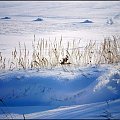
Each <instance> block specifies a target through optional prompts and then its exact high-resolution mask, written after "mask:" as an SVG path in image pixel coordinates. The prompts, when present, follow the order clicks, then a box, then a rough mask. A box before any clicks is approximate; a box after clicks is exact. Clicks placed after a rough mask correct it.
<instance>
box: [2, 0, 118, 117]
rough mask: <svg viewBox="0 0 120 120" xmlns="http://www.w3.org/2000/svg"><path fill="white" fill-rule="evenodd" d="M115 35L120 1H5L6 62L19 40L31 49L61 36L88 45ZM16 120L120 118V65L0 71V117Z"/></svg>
mask: <svg viewBox="0 0 120 120" xmlns="http://www.w3.org/2000/svg"><path fill="white" fill-rule="evenodd" d="M38 18H39V19H38ZM34 35H35V36H34ZM112 35H113V36H119V35H120V2H119V1H109V2H105V1H92V2H87V1H85V2H83V1H81V2H72V1H70V2H67V1H66V2H65V1H63V2H47V1H46V2H37V1H36V2H35V1H31V2H25V1H24V2H18V1H14V2H12V1H11V2H8V1H6V2H2V1H1V2H0V53H2V55H3V57H6V59H9V58H10V57H11V52H12V50H13V49H14V48H15V47H18V48H19V44H18V43H19V42H20V43H21V44H24V43H26V47H27V50H29V51H31V49H32V41H33V40H34V39H36V41H38V40H40V39H41V38H44V39H45V40H48V41H52V42H54V41H55V39H56V41H60V39H61V36H62V40H63V42H65V43H66V42H67V41H69V42H70V43H72V41H73V40H75V41H78V40H80V46H79V47H85V46H86V44H87V43H89V41H90V40H91V41H92V42H95V41H96V43H97V44H98V45H99V44H100V43H101V42H102V41H103V40H104V38H105V37H111V36H112ZM118 40H120V39H118ZM118 42H120V41H118ZM119 48H120V46H119V45H118V48H117V49H118V51H120V49H119ZM115 50H116V49H114V50H113V51H115ZM45 54H46V53H45ZM117 54H118V55H119V53H117ZM114 58H115V57H114ZM117 58H119V56H118V57H117ZM0 60H1V56H0ZM0 62H1V61H0ZM13 118H14V119H16V118H20V119H21V118H22V119H24V118H25V119H26V118H28V119H45V118H53V119H54V118H56V119H57V118H61V119H65V118H67V119H70V118H71V119H72V118H73V119H75V118H81V119H84V118H91V119H93V118H94V119H120V63H114V64H101V65H92V64H91V65H86V66H82V67H79V66H78V67H77V66H75V67H73V66H65V67H64V66H63V67H60V66H56V67H53V68H43V69H32V70H31V69H29V68H28V69H25V70H23V69H21V70H18V69H16V70H13V71H9V70H0V119H13Z"/></svg>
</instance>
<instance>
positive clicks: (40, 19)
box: [34, 18, 43, 21]
mask: <svg viewBox="0 0 120 120" xmlns="http://www.w3.org/2000/svg"><path fill="white" fill-rule="evenodd" d="M34 21H43V19H42V18H37V19H36V20H34Z"/></svg>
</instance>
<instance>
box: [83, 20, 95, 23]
mask: <svg viewBox="0 0 120 120" xmlns="http://www.w3.org/2000/svg"><path fill="white" fill-rule="evenodd" d="M81 23H93V22H92V21H90V20H85V21H83V22H81Z"/></svg>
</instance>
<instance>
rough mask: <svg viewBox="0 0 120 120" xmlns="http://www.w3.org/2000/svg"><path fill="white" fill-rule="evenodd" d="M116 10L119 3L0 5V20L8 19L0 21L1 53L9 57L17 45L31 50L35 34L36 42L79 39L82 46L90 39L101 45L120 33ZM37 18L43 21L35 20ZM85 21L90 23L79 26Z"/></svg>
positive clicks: (119, 19) (65, 2)
mask: <svg viewBox="0 0 120 120" xmlns="http://www.w3.org/2000/svg"><path fill="white" fill-rule="evenodd" d="M119 8H120V2H119V1H107V2H105V1H92V2H89V1H88V2H87V1H85V2H84V1H81V2H79V1H78V2H72V1H69V2H67V1H62V2H59V1H56V2H54V1H53V2H52V1H46V2H38V1H36V2H35V1H31V2H27V1H26V2H25V1H23V2H18V1H17V2H15V1H13V2H12V1H11V2H7V1H6V2H4V1H3V2H0V18H4V17H10V18H11V19H0V51H2V52H4V53H5V54H7V55H9V51H10V50H11V49H13V48H14V47H16V46H17V45H18V42H21V43H24V42H25V43H26V44H27V46H28V47H30V46H31V41H32V40H33V38H34V37H33V36H34V34H35V35H36V40H39V38H43V37H44V38H45V39H47V40H49V38H50V39H51V40H54V39H55V37H56V39H57V40H59V39H60V38H61V36H62V37H63V40H64V41H68V40H69V41H71V40H73V39H75V40H79V39H81V46H83V45H85V44H86V43H88V41H90V40H92V41H98V42H100V41H101V40H103V39H104V37H108V36H111V35H119V34H120V27H119V26H120V11H119ZM37 18H42V19H43V21H34V20H36V19H37ZM110 19H112V21H113V24H110ZM85 20H90V21H92V22H93V23H82V22H84V21H85Z"/></svg>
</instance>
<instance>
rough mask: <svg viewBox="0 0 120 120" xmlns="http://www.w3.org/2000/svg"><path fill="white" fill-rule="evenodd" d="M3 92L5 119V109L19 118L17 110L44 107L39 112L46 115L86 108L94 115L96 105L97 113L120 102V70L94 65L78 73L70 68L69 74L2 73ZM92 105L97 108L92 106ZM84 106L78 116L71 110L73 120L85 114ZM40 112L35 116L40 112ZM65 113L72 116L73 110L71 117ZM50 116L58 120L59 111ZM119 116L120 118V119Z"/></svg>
mask: <svg viewBox="0 0 120 120" xmlns="http://www.w3.org/2000/svg"><path fill="white" fill-rule="evenodd" d="M66 69H67V68H66ZM0 91H1V92H0V106H1V107H0V108H1V115H2V116H3V115H4V114H6V113H5V112H4V113H3V111H4V109H5V108H9V109H10V108H11V107H12V108H11V109H10V111H11V112H12V113H15V114H16V112H15V110H14V109H15V108H16V107H18V106H21V107H23V106H42V107H39V108H38V109H39V111H45V110H49V109H53V108H57V107H60V106H71V105H81V106H84V105H83V104H90V105H88V106H89V107H87V105H85V106H86V108H85V110H87V109H92V111H91V112H93V113H92V114H94V112H95V111H94V107H95V106H93V105H94V104H96V105H97V106H96V107H95V109H98V107H100V106H101V105H102V107H103V106H104V105H105V104H106V101H113V100H116V99H120V67H119V64H117V65H100V66H95V65H94V66H88V67H81V68H76V69H73V68H71V69H68V71H63V70H62V69H60V68H54V69H51V70H45V69H44V70H39V71H36V70H25V71H23V70H22V71H14V72H13V71H9V72H8V71H7V72H3V73H0ZM97 102H103V103H97ZM91 103H94V104H93V105H92V104H91ZM113 103H114V102H113ZM117 103H119V101H117ZM111 104H112V103H111ZM119 105H120V104H118V105H117V106H115V108H116V107H117V108H116V109H115V111H114V112H118V111H117V109H118V106H119ZM5 106H7V107H5ZM47 106H48V107H47ZM81 106H79V107H80V110H79V109H78V110H77V112H76V111H74V108H72V109H73V110H72V111H73V112H72V114H74V116H73V118H77V117H78V118H79V117H80V115H79V114H77V113H81V112H82V109H81ZM43 107H44V108H43ZM50 107H51V108H50ZM79 107H78V108H79ZM91 107H93V108H91ZM18 108H19V107H18ZM103 108H104V107H103ZM113 108H114V106H113ZM119 108H120V106H119ZM16 109H17V108H16ZM24 109H25V108H24ZM38 109H36V110H37V111H34V112H39V111H38ZM41 109H42V110H41ZM62 109H63V113H64V112H65V113H66V114H68V113H69V114H71V112H69V109H70V110H71V108H69V107H68V113H67V110H66V109H65V108H62ZM100 109H101V107H100ZM59 110H60V109H58V111H59ZM28 111H30V110H28ZM98 111H99V110H98ZM86 112H87V111H85V113H86ZM24 113H26V112H25V110H24V112H22V111H21V112H20V113H19V112H18V113H17V114H24ZM28 113H29V112H28ZM31 113H32V112H31ZM43 113H44V112H43ZM45 113H46V112H45ZM47 113H48V114H50V115H51V114H53V115H51V116H50V118H59V116H57V114H58V112H57V113H56V110H55V111H52V113H51V112H50V111H48V112H47ZM95 113H96V112H95ZM36 114H37V115H38V116H37V115H36ZM39 114H40V116H39ZM59 114H60V116H61V114H62V113H61V112H59ZM72 114H71V115H72ZM87 114H88V113H87ZM116 114H117V113H116ZM119 114H120V113H119ZM119 114H118V116H120V115H119ZM32 115H33V116H32ZM101 115H102V113H101ZM88 116H89V114H88ZM29 117H30V118H39V117H40V118H49V115H47V116H46V115H45V114H42V112H41V113H35V114H31V116H29V115H28V118H29ZM82 117H83V118H84V117H85V116H84V115H83V116H81V117H80V118H82ZM91 117H92V116H91ZM93 117H95V116H93ZM97 117H98V116H97ZM63 118H71V117H69V115H68V116H67V115H64V116H63Z"/></svg>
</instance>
